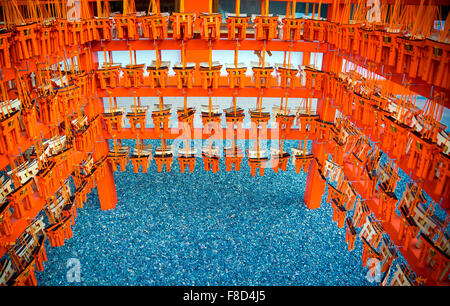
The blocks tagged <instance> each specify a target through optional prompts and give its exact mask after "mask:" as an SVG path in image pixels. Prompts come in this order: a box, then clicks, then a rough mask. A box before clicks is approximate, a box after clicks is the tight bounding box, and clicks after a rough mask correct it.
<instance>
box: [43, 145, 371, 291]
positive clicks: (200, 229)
mask: <svg viewBox="0 0 450 306" xmlns="http://www.w3.org/2000/svg"><path fill="white" fill-rule="evenodd" d="M153 143H155V144H156V142H153ZM130 144H131V143H130ZM291 145H292V146H296V145H298V142H290V143H289V146H291ZM220 167H221V170H220V172H218V173H216V174H214V173H212V172H206V171H204V170H203V161H202V159H201V158H198V159H197V164H196V168H195V172H194V173H192V174H191V173H184V174H181V173H180V172H179V166H178V162H177V161H174V164H173V167H172V171H171V172H170V173H165V172H164V173H158V172H157V171H156V166H155V164H154V162H152V165H151V167H150V169H149V172H148V173H146V174H142V173H138V174H134V173H133V171H132V166H131V164H129V165H128V167H127V170H126V171H125V172H124V173H120V172H116V173H115V174H114V175H115V179H116V189H117V196H118V203H117V207H116V209H114V210H110V211H101V210H100V204H99V203H98V197H97V192H96V190H94V191H93V192H92V193H91V194H90V195H89V197H88V201H87V203H85V206H84V208H82V209H79V210H78V218H77V219H76V224H75V226H73V234H74V236H73V238H72V239H70V240H68V241H66V244H65V245H64V246H62V247H60V248H52V247H50V245H49V244H48V243H47V245H46V250H47V255H48V261H47V262H46V263H45V271H44V272H37V280H38V283H39V285H345V286H347V285H354V286H361V285H362V286H366V285H375V283H370V282H369V281H367V280H366V278H365V276H366V274H367V271H368V270H367V268H364V267H363V266H362V262H361V252H362V246H361V241H360V240H359V239H357V240H356V245H355V250H353V251H352V252H348V251H347V244H346V243H345V229H344V228H342V229H339V228H337V226H336V223H335V222H333V221H332V208H331V207H330V205H329V204H327V203H325V201H323V202H322V205H321V207H320V208H319V209H316V210H309V209H308V208H307V207H306V206H305V204H304V202H303V193H304V189H305V182H306V174H304V173H303V172H302V173H299V174H297V173H295V170H294V167H293V165H291V164H289V167H288V171H286V172H282V171H281V172H279V173H278V174H276V173H275V172H274V171H273V170H271V169H266V173H265V176H264V177H260V176H257V177H255V178H252V177H251V175H250V168H249V167H248V165H247V161H246V160H243V164H242V168H241V171H240V172H234V171H232V172H226V171H225V170H224V169H225V165H224V162H223V159H222V160H221V164H220ZM323 199H324V200H326V195H325V196H324V198H323ZM70 258H76V259H78V260H79V262H80V268H81V282H72V283H71V282H68V280H67V272H68V270H69V268H68V267H67V266H66V263H67V261H68V260H69V259H70Z"/></svg>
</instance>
